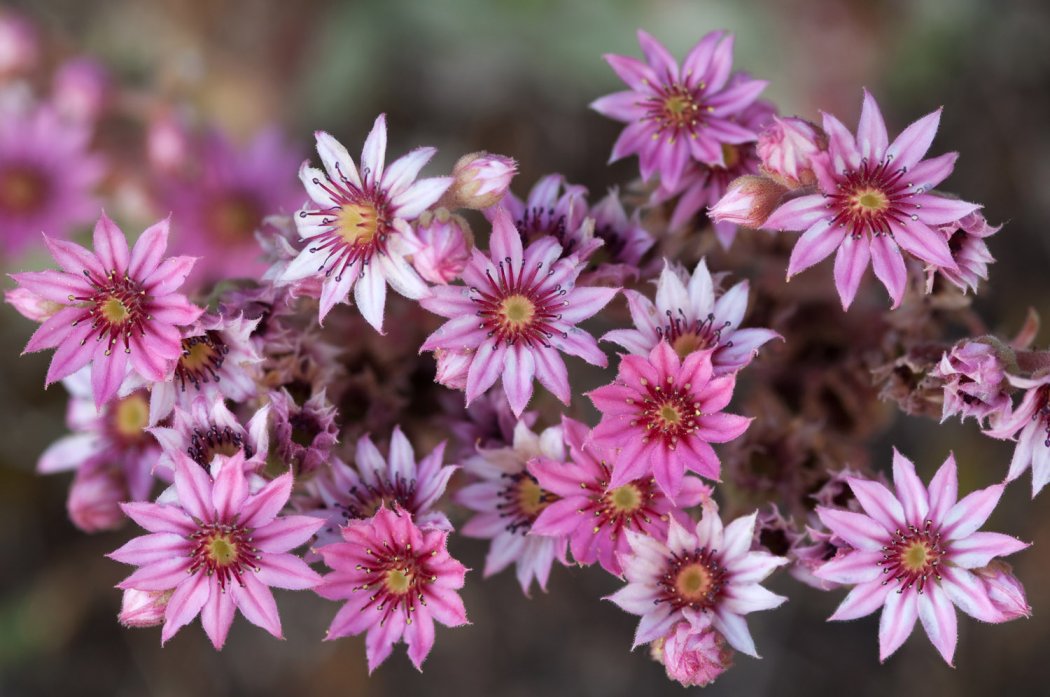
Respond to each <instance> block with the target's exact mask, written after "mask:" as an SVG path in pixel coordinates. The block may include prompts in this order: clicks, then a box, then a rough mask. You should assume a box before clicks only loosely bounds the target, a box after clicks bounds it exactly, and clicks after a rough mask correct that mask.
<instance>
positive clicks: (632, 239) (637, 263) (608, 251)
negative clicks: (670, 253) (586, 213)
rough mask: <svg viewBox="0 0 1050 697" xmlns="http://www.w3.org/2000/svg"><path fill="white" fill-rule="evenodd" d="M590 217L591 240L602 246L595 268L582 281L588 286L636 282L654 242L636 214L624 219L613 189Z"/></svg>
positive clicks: (616, 194) (637, 213) (618, 194)
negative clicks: (600, 283) (643, 258)
mask: <svg viewBox="0 0 1050 697" xmlns="http://www.w3.org/2000/svg"><path fill="white" fill-rule="evenodd" d="M590 217H591V218H592V219H593V220H594V236H595V238H597V239H599V240H601V241H602V243H603V244H602V247H601V252H599V253H598V254H597V258H598V263H597V268H596V269H595V270H594V271H589V272H587V273H586V274H585V275H584V277H585V278H586V279H587V280H588V281H589V282H592V283H597V282H599V281H604V282H609V283H615V284H623V283H626V282H627V281H628V280H634V279H637V278H638V276H639V274H640V273H641V268H640V267H641V263H642V257H644V256H645V253H646V252H648V251H649V250H650V249H651V248H652V246H653V244H654V243H655V242H656V240H654V239H653V236H652V235H651V234H649V231H648V230H646V229H645V227H643V226H642V223H641V220H640V219H639V211H637V210H635V211H634V214H633V215H632V216H631V217H629V218H628V217H627V211H625V210H624V208H623V202H622V201H620V193H619V191H617V190H616V189H615V188H614V189H610V190H609V193H608V194H606V195H605V198H603V199H602V200H601V201H599V202H598V203H597V204H595V206H594V207H593V208H592V209H591V212H590Z"/></svg>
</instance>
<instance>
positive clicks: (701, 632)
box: [654, 608, 733, 687]
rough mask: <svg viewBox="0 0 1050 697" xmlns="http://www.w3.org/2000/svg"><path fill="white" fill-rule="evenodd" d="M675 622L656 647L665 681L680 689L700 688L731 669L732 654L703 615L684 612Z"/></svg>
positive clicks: (690, 610) (696, 612)
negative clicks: (678, 686) (675, 682)
mask: <svg viewBox="0 0 1050 697" xmlns="http://www.w3.org/2000/svg"><path fill="white" fill-rule="evenodd" d="M682 615H683V617H685V619H686V621H685V622H679V623H678V624H676V625H675V627H674V629H672V630H671V632H670V634H668V635H667V636H666V637H664V638H663V639H662V640H657V642H656V643H654V647H655V646H656V644H659V660H660V662H661V663H663V665H664V669H665V670H666V671H667V677H669V678H670V679H671V680H677V681H678V682H679V683H681V684H682V686H683V687H693V686H696V687H704V686H705V685H710V684H711V683H713V682H714V681H715V679H716V678H717V677H718V676H719V675H721V674H722V673H724V672H725V671H726V670H728V669H729V668H731V667H732V666H733V650H732V649H730V648H729V647H728V646H726V642H725V640H724V639H723V638H722V635H721V634H719V633H718V632H717V631H716V630H715V629H714V628H713V627H712V626H711V619H710V617H708V616H707V615H706V614H705V613H703V612H698V611H697V610H694V609H692V608H684V609H683V610H682Z"/></svg>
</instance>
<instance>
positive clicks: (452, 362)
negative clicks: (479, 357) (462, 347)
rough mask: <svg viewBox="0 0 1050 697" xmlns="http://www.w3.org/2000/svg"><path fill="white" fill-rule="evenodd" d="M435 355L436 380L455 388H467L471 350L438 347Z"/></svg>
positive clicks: (440, 383)
mask: <svg viewBox="0 0 1050 697" xmlns="http://www.w3.org/2000/svg"><path fill="white" fill-rule="evenodd" d="M434 357H435V358H436V359H437V374H436V375H435V376H434V382H436V383H438V384H439V385H444V386H445V387H448V388H449V389H453V390H465V389H467V370H468V369H469V368H470V362H471V355H470V352H469V351H452V350H448V349H437V350H436V351H434Z"/></svg>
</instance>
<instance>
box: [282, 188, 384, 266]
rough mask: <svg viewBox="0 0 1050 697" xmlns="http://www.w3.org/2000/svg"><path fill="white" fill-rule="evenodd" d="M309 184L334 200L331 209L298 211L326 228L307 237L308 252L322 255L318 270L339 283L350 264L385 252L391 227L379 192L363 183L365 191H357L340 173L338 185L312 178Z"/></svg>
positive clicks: (363, 262) (367, 259)
mask: <svg viewBox="0 0 1050 697" xmlns="http://www.w3.org/2000/svg"><path fill="white" fill-rule="evenodd" d="M365 179H366V180H367V177H365ZM313 183H314V184H315V185H316V186H319V187H321V188H322V189H324V190H325V191H326V192H328V194H329V195H330V196H331V197H332V198H333V199H334V200H335V201H337V205H335V206H332V207H331V208H324V209H321V210H315V211H308V210H303V211H300V212H299V217H300V218H303V219H307V218H311V217H312V218H320V220H319V221H312V222H314V224H319V225H321V226H324V227H326V228H327V229H326V230H325V231H324V232H322V233H320V234H318V235H315V236H314V237H312V238H310V247H309V249H310V252H311V253H313V254H317V255H321V254H323V255H324V256H323V258H322V260H321V262H320V266H319V267H318V271H324V273H325V276H331V275H332V274H333V273H334V274H335V275H336V280H341V278H342V274H343V273H344V272H345V271H346V270H347V268H349V267H350V266H352V265H353V264H355V263H357V262H361V264H368V263H369V262H370V261H371V260H372V257H373V256H374V255H375V254H377V253H378V254H385V253H386V243H387V238H388V237H389V235H390V234H391V233H392V232H395V228H394V227H393V225H392V224H391V222H390V217H389V215H388V214H387V202H386V199H385V197H384V196H383V193H382V191H374V190H373V185H372V184H371V183H368V182H367V181H366V185H365V190H361V189H360V188H358V187H357V186H355V185H354V184H352V183H351V182H350V180H349V179H347V178H346V177H345V176H343V175H342V173H341V172H340V180H339V182H331V181H328V180H327V179H325V180H321V179H316V178H315V179H314V180H313ZM319 258H320V256H319Z"/></svg>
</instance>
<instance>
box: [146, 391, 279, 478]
mask: <svg viewBox="0 0 1050 697" xmlns="http://www.w3.org/2000/svg"><path fill="white" fill-rule="evenodd" d="M269 418H270V405H269V404H267V405H265V406H264V407H262V408H261V409H259V411H257V412H255V415H254V416H252V418H251V420H249V421H248V424H247V427H245V426H242V425H241V422H240V421H238V420H237V417H236V416H234V415H233V413H232V412H231V411H230V410H229V409H228V408H227V407H226V401H225V400H224V399H222V397H221V396H213V397H211V398H209V397H208V396H205V395H200V396H198V397H197V398H196V399H194V400H193V402H192V404H190V408H189V409H188V410H184V409H181V408H180V407H175V412H174V415H173V416H172V419H171V425H170V426H154V427H153V428H150V429H148V430H149V432H150V433H152V434H153V437H154V438H156V439H157V442H158V443H160V447H161V449H162V454H161V456H160V457H159V458H157V460H156V462H154V463H153V467H154V468H155V469H159V470H168V471H172V472H173V471H174V470H175V460H176V458H177V457H178V454H179V453H185V454H186V455H189V456H190V458H191V459H192V460H193V461H194V462H196V463H197V464H198V465H200V466H201V467H203V468H205V469H210V467H211V465H212V463H213V462H214V461H215V458H217V457H230V456H231V455H234V454H235V453H237V452H238V451H240V452H242V453H243V454H244V467H245V470H246V471H247V472H249V473H256V472H259V471H260V470H262V469H263V468H265V467H266V460H267V458H268V457H269V456H270V433H269Z"/></svg>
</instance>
